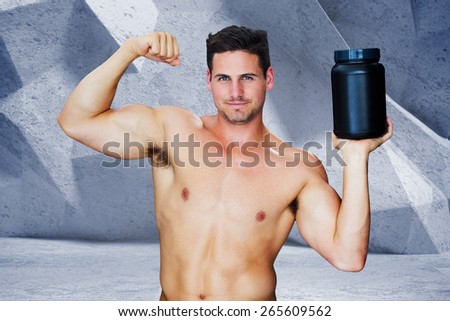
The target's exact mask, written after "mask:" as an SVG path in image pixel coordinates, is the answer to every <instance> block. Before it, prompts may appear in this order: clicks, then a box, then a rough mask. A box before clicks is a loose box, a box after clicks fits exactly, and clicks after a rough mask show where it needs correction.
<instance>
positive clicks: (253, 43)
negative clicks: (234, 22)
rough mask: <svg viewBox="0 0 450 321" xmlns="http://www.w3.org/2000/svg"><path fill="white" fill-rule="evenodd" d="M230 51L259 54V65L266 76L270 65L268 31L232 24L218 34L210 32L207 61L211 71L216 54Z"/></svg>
mask: <svg viewBox="0 0 450 321" xmlns="http://www.w3.org/2000/svg"><path fill="white" fill-rule="evenodd" d="M228 51H244V52H247V53H250V54H254V55H256V56H258V62H259V66H260V67H261V69H262V71H263V74H264V77H265V75H266V72H267V70H268V69H269V67H270V56H269V43H268V41H267V32H266V31H264V30H253V29H250V28H246V27H238V26H230V27H226V28H224V29H222V30H220V31H219V32H217V33H216V34H212V33H210V34H209V36H208V39H206V61H207V64H208V68H209V70H210V71H212V68H213V58H214V55H215V54H216V53H224V52H228Z"/></svg>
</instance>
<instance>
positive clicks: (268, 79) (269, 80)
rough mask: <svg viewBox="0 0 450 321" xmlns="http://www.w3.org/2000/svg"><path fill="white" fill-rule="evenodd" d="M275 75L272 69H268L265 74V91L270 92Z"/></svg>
mask: <svg viewBox="0 0 450 321" xmlns="http://www.w3.org/2000/svg"><path fill="white" fill-rule="evenodd" d="M274 78H275V74H274V71H273V68H272V67H269V68H268V69H267V72H266V91H271V90H272V89H273V85H274Z"/></svg>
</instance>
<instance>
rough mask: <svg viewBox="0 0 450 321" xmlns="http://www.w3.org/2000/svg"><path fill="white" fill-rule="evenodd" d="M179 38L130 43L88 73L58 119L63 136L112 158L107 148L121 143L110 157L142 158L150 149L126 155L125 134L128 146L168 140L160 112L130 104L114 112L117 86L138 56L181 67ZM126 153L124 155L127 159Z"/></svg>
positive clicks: (165, 35)
mask: <svg viewBox="0 0 450 321" xmlns="http://www.w3.org/2000/svg"><path fill="white" fill-rule="evenodd" d="M179 54H180V52H179V48H178V43H177V40H176V39H175V37H173V36H172V35H171V34H169V33H166V32H158V33H153V34H149V35H146V36H143V37H139V38H133V39H129V40H127V41H126V42H125V43H124V44H123V45H122V46H121V47H120V48H119V49H118V50H117V51H116V52H115V53H114V54H113V55H112V56H111V57H110V58H109V59H108V60H106V61H105V62H104V63H103V64H102V65H100V66H99V67H97V68H96V69H95V70H94V71H92V72H91V73H90V74H88V75H87V76H86V77H85V78H84V79H83V80H81V82H80V83H79V84H78V86H77V87H76V88H75V90H74V91H73V93H72V94H71V95H70V96H69V98H68V99H67V101H66V103H65V104H64V108H63V110H62V111H61V113H60V115H59V117H58V123H59V125H60V126H61V128H62V129H63V130H64V132H65V133H66V134H67V135H68V136H70V137H72V138H73V139H75V140H77V141H79V142H81V143H82V144H85V145H87V146H89V147H91V148H93V149H95V150H97V151H99V152H103V153H105V154H108V151H107V150H105V148H104V146H105V144H106V143H108V142H118V143H119V144H120V147H119V148H118V149H117V150H115V151H114V154H112V155H111V156H117V155H118V154H119V155H120V156H121V157H122V158H130V159H132V158H140V157H145V156H147V155H146V153H147V148H143V149H135V150H133V151H130V152H127V153H126V152H125V150H124V146H123V142H124V136H125V134H127V135H129V139H130V141H133V142H137V143H140V144H142V146H144V147H146V146H148V143H150V142H161V141H162V140H163V139H164V126H163V124H164V115H163V114H162V112H161V111H160V110H159V109H153V108H150V107H147V106H144V105H139V104H135V105H128V106H125V107H123V108H121V109H111V103H112V101H113V99H114V95H115V93H116V88H117V85H118V83H119V81H120V79H121V78H122V76H123V74H124V73H125V71H126V69H127V68H128V66H129V65H130V64H131V63H132V62H133V61H134V60H135V59H137V58H138V57H141V56H143V57H146V58H148V59H150V60H154V61H158V62H164V63H167V64H170V65H171V66H177V65H179V64H180V61H179V59H178V56H179ZM125 153H126V154H125Z"/></svg>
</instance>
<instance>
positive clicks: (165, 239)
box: [160, 219, 284, 301]
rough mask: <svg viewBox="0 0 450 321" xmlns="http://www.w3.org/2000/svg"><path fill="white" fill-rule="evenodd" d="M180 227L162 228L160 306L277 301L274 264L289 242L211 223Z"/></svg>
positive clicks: (179, 225) (261, 232) (164, 225)
mask: <svg viewBox="0 0 450 321" xmlns="http://www.w3.org/2000/svg"><path fill="white" fill-rule="evenodd" d="M181 221H182V220H181ZM178 223H179V224H178V225H175V224H168V225H166V224H161V225H162V226H161V225H160V236H161V237H160V242H161V243H160V245H161V273H160V279H161V287H162V295H161V300H219V301H221V300H275V286H276V275H275V270H274V268H273V263H274V261H275V257H276V255H277V253H278V251H279V249H280V248H281V245H282V243H283V241H284V240H281V239H280V240H276V239H273V238H272V237H270V236H269V237H268V234H270V233H269V231H267V230H261V231H258V232H256V231H255V230H253V231H251V230H248V229H247V228H244V229H240V228H239V227H234V228H233V226H230V225H227V224H217V225H215V224H208V220H206V219H205V220H204V221H203V224H195V226H194V225H190V224H183V222H180V221H179V222H178ZM255 224H256V223H255ZM174 226H176V227H174ZM214 226H215V227H214ZM241 227H242V226H241ZM278 243H279V244H278Z"/></svg>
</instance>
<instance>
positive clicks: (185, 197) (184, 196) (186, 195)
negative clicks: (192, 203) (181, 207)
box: [181, 187, 189, 202]
mask: <svg viewBox="0 0 450 321" xmlns="http://www.w3.org/2000/svg"><path fill="white" fill-rule="evenodd" d="M181 198H182V199H183V201H185V202H186V201H187V200H188V199H189V190H188V189H187V188H186V187H185V188H183V190H182V191H181Z"/></svg>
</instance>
